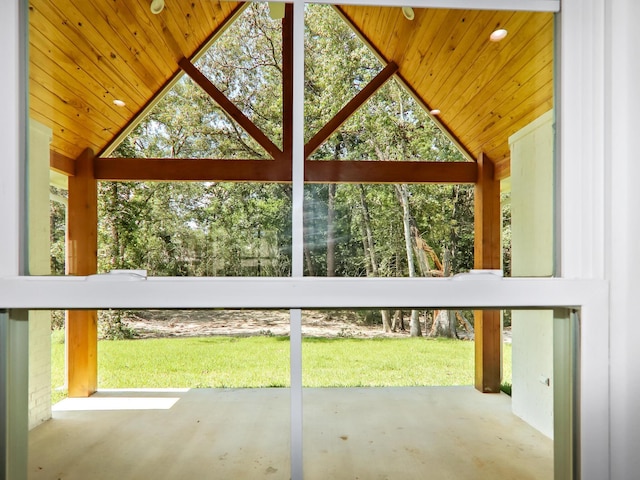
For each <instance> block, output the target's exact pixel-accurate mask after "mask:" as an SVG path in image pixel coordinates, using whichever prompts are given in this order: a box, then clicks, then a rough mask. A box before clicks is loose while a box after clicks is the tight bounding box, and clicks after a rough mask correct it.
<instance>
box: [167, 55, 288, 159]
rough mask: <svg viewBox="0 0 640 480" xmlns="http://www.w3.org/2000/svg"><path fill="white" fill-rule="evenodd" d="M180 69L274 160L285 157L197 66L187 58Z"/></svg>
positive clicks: (182, 61)
mask: <svg viewBox="0 0 640 480" xmlns="http://www.w3.org/2000/svg"><path fill="white" fill-rule="evenodd" d="M178 64H179V65H180V68H182V70H183V71H184V72H185V73H186V74H187V75H189V77H191V79H192V80H193V81H194V82H196V84H198V85H199V86H200V88H202V89H203V90H204V91H205V92H207V94H208V95H209V96H210V97H211V98H212V99H213V100H214V101H215V102H216V103H217V104H218V105H219V106H220V108H222V109H223V110H224V111H225V112H227V113H228V114H229V115H230V116H231V118H233V119H234V120H235V121H236V122H238V124H239V125H240V126H241V127H242V128H243V129H244V131H245V132H247V133H248V134H249V135H250V136H251V137H252V138H253V139H254V140H255V141H256V142H258V144H259V145H260V146H261V147H262V148H264V149H265V150H266V151H267V153H268V154H269V155H271V157H272V158H273V159H274V160H279V159H280V158H282V157H283V154H282V151H281V150H280V149H279V148H278V147H277V146H276V145H275V144H274V143H273V142H272V141H271V140H270V139H269V137H267V136H266V135H265V134H264V133H263V132H262V130H260V129H259V128H258V127H257V126H256V124H255V123H253V122H252V121H251V119H250V118H249V117H247V116H246V115H245V114H244V113H242V111H241V110H240V109H239V108H238V107H236V106H235V104H234V103H233V102H232V101H231V100H229V99H228V98H227V97H226V95H225V94H224V93H222V92H221V91H220V90H219V89H218V87H216V86H215V85H214V84H213V83H212V82H211V80H209V79H208V78H207V77H206V76H205V75H204V74H203V73H202V72H201V71H200V70H198V68H196V66H195V65H194V64H193V63H191V62H190V61H189V60H187V59H186V58H183V59H182V60H180V61H179V62H178Z"/></svg>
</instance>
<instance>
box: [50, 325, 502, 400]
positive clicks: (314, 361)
mask: <svg viewBox="0 0 640 480" xmlns="http://www.w3.org/2000/svg"><path fill="white" fill-rule="evenodd" d="M62 341H63V340H62V338H61V334H60V333H58V332H54V335H53V336H52V382H53V387H54V393H53V400H54V401H59V400H60V399H61V398H63V397H64V392H61V391H59V390H58V391H56V387H58V386H59V385H62V384H63V383H64V344H63V343H62ZM302 352H303V372H304V378H303V383H304V385H305V386H308V387H351V386H419V385H423V386H429V385H471V384H472V383H473V352H474V346H473V342H467V341H459V340H448V339H425V338H403V339H398V338H377V339H356V338H331V339H328V338H307V339H305V340H304V342H303V351H302ZM504 357H505V361H504V365H505V369H504V382H507V383H511V345H505V346H504ZM98 362H99V363H98V365H99V378H98V386H99V388H134V387H136V388H167V387H176V388H178V387H188V388H210V387H227V388H256V387H285V386H288V385H289V339H288V338H287V337H264V336H261V337H243V338H231V337H206V338H171V339H152V340H120V341H100V342H99V344H98Z"/></svg>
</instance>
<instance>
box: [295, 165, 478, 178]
mask: <svg viewBox="0 0 640 480" xmlns="http://www.w3.org/2000/svg"><path fill="white" fill-rule="evenodd" d="M304 177H305V181H306V182H309V183H475V182H476V180H477V165H476V164H475V162H407V161H397V160H388V161H378V160H376V161H353V160H329V161H325V160H307V161H306V162H305V166H304Z"/></svg>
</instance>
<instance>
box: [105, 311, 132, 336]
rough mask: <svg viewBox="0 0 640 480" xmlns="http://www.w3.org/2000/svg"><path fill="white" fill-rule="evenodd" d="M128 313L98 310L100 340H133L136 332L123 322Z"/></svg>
mask: <svg viewBox="0 0 640 480" xmlns="http://www.w3.org/2000/svg"><path fill="white" fill-rule="evenodd" d="M127 315H128V312H127V311H125V310H100V311H99V312H98V325H99V335H100V338H102V339H104V340H125V339H130V338H134V337H135V336H136V332H135V330H134V329H133V328H131V327H129V326H128V325H127V323H126V321H125V319H126V318H127Z"/></svg>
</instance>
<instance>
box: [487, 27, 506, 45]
mask: <svg viewBox="0 0 640 480" xmlns="http://www.w3.org/2000/svg"><path fill="white" fill-rule="evenodd" d="M508 33H509V32H507V31H506V30H505V29H504V28H499V29H497V30H494V31H493V32H491V35H489V40H490V41H492V42H500V41H502V40H504V39H505V38H506V36H507V34H508Z"/></svg>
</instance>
